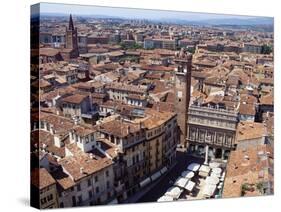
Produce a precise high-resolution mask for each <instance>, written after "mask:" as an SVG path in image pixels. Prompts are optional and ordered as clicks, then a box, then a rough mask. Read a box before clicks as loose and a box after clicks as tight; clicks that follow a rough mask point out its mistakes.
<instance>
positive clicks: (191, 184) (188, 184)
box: [184, 180, 195, 192]
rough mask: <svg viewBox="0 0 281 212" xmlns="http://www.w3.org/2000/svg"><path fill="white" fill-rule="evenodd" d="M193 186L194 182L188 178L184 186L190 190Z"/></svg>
mask: <svg viewBox="0 0 281 212" xmlns="http://www.w3.org/2000/svg"><path fill="white" fill-rule="evenodd" d="M194 187H195V182H193V181H191V180H190V181H188V183H187V185H186V186H185V187H184V188H185V189H186V190H188V191H190V192H191V191H192V190H193V189H194Z"/></svg>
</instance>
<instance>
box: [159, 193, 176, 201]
mask: <svg viewBox="0 0 281 212" xmlns="http://www.w3.org/2000/svg"><path fill="white" fill-rule="evenodd" d="M173 200H174V199H173V197H171V196H165V195H164V196H162V197H160V198H159V199H158V200H157V202H170V201H173Z"/></svg>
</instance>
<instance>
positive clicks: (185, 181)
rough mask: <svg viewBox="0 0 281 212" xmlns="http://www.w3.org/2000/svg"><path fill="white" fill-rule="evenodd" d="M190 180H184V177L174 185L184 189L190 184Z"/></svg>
mask: <svg viewBox="0 0 281 212" xmlns="http://www.w3.org/2000/svg"><path fill="white" fill-rule="evenodd" d="M188 181H189V179H187V178H183V177H179V178H178V179H177V180H176V182H175V183H174V185H175V186H178V187H180V188H184V187H185V186H186V185H187V183H188Z"/></svg>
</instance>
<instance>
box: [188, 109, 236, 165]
mask: <svg viewBox="0 0 281 212" xmlns="http://www.w3.org/2000/svg"><path fill="white" fill-rule="evenodd" d="M237 123H238V114H237V112H236V111H234V110H225V109H219V108H212V107H205V106H204V107H203V106H197V105H190V106H189V111H188V128H187V131H188V136H187V142H188V144H189V151H191V152H193V153H196V154H199V155H201V156H205V160H206V161H207V160H208V159H209V158H220V159H227V157H228V155H229V153H230V151H231V150H232V149H234V148H235V146H236V145H235V140H236V139H235V137H236V129H237Z"/></svg>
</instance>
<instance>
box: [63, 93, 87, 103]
mask: <svg viewBox="0 0 281 212" xmlns="http://www.w3.org/2000/svg"><path fill="white" fill-rule="evenodd" d="M86 97H88V95H81V94H73V95H71V96H68V97H65V98H63V99H62V101H63V102H68V103H73V104H80V103H81V102H82V101H83V100H84V99H85V98H86Z"/></svg>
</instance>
